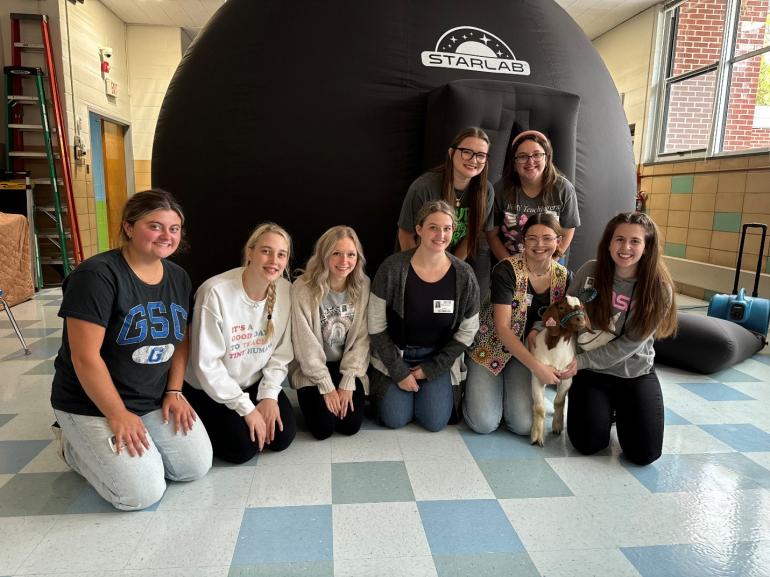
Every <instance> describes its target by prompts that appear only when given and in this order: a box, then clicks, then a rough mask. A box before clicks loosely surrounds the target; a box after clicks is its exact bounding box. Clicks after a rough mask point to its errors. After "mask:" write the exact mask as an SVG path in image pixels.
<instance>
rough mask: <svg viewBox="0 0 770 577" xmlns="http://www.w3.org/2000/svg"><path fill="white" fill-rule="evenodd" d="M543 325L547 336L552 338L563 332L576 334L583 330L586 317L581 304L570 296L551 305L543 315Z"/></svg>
mask: <svg viewBox="0 0 770 577" xmlns="http://www.w3.org/2000/svg"><path fill="white" fill-rule="evenodd" d="M543 324H544V325H545V328H546V330H547V331H548V334H549V335H551V336H554V337H555V336H558V335H560V334H562V333H563V332H567V333H576V332H578V331H580V330H582V329H584V328H585V327H586V316H585V311H584V309H583V303H581V302H580V300H579V299H578V298H576V297H572V296H567V297H565V298H563V299H561V300H559V301H556V302H555V303H552V304H551V306H549V307H548V308H547V309H545V312H544V313H543Z"/></svg>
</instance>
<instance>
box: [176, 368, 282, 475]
mask: <svg viewBox="0 0 770 577" xmlns="http://www.w3.org/2000/svg"><path fill="white" fill-rule="evenodd" d="M258 388H259V387H258V385H253V386H251V387H249V388H248V389H245V392H247V393H248V394H249V398H250V399H251V400H252V402H253V403H254V404H256V403H257V389H258ZM184 395H185V396H186V397H187V400H188V401H190V404H191V405H192V407H193V409H195V412H196V413H198V417H200V419H201V421H203V424H204V426H205V427H206V431H208V434H209V438H210V439H211V446H212V447H213V449H214V456H215V457H218V458H220V459H222V460H223V461H228V462H230V463H238V464H240V463H245V462H246V461H248V460H250V459H251V458H252V457H254V455H256V454H257V451H258V450H259V445H257V443H255V442H253V441H252V440H251V434H250V432H249V427H248V425H246V420H245V419H244V418H243V417H241V416H240V415H239V414H238V413H236V412H235V411H233V410H232V409H228V408H227V407H226V406H225V405H223V404H221V403H218V402H216V401H215V400H214V399H212V398H211V397H209V396H208V394H206V392H205V391H199V390H198V389H196V388H193V387H191V386H190V385H189V384H187V383H185V384H184ZM278 409H279V410H280V412H281V422H282V423H283V431H281V430H279V429H278V427H277V426H276V429H275V438H274V439H273V442H272V443H270V444H269V445H265V448H267V449H270V450H271V451H283V450H284V449H285V448H286V447H288V446H289V445H291V442H292V441H293V440H294V436H295V435H296V434H297V421H296V419H295V417H294V410H293V409H292V407H291V401H289V397H287V396H286V393H284V392H283V391H281V392H280V394H279V395H278Z"/></svg>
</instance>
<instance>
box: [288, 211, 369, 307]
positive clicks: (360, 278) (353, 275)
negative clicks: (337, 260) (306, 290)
mask: <svg viewBox="0 0 770 577" xmlns="http://www.w3.org/2000/svg"><path fill="white" fill-rule="evenodd" d="M345 238H349V239H350V240H352V241H353V245H354V246H355V247H356V254H357V255H358V258H357V259H356V266H355V267H353V270H352V271H350V274H349V275H348V276H347V278H346V279H345V289H346V290H347V291H348V295H349V297H350V299H351V300H352V301H353V302H356V301H357V300H358V297H359V296H360V295H361V291H362V290H363V286H364V279H365V278H366V274H365V273H364V267H365V266H366V258H365V257H364V249H363V247H362V246H361V241H360V240H359V238H358V235H357V234H356V231H355V230H353V229H352V228H351V227H349V226H344V225H338V226H333V227H332V228H330V229H329V230H327V231H326V232H325V233H323V234H322V235H321V237H320V238H319V239H318V240H317V241H316V243H315V247H314V248H313V254H312V255H311V257H310V258H309V259H308V261H307V267H306V268H305V270H304V271H302V276H300V277H299V279H298V280H299V281H301V282H303V283H305V284H306V285H307V286H308V287H310V288H311V291H312V294H313V298H314V300H315V306H319V305H320V304H321V301H322V300H323V298H324V296H326V295H327V294H328V293H329V290H330V289H331V285H330V283H329V275H330V272H329V257H331V255H332V252H334V246H335V245H336V244H337V242H339V241H340V240H342V239H345Z"/></svg>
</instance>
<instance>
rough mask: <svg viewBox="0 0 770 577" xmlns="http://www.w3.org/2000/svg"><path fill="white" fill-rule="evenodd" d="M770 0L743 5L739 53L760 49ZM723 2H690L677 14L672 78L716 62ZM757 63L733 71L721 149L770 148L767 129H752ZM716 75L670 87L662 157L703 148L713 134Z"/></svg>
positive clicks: (749, 62)
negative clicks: (667, 154)
mask: <svg viewBox="0 0 770 577" xmlns="http://www.w3.org/2000/svg"><path fill="white" fill-rule="evenodd" d="M769 4H770V3H769V2H768V0H743V2H742V3H741V26H740V31H739V34H738V38H737V41H736V51H737V53H739V54H740V53H746V52H750V51H752V50H755V49H757V48H760V47H762V45H763V41H764V36H765V27H766V21H767V14H768V6H769ZM725 5H726V0H690V2H687V3H685V4H683V5H682V6H681V7H680V9H679V19H678V25H677V36H676V44H675V59H674V62H673V66H672V75H674V76H676V75H679V74H683V73H685V72H689V71H691V70H697V69H698V68H701V67H703V66H707V65H709V64H712V63H714V62H716V61H718V60H719V57H720V50H721V45H722V37H723V33H724V13H725ZM759 67H760V58H752V59H749V60H746V61H743V62H742V63H740V64H739V65H736V66H734V67H733V72H732V79H731V90H730V105H729V108H728V113H727V124H726V127H725V137H724V145H723V150H725V151H736V150H745V149H748V148H758V147H766V146H768V145H770V129H767V128H761V129H756V128H753V123H754V110H755V107H756V99H757V80H758V76H759ZM715 79H716V74H715V72H711V73H708V74H705V75H703V76H698V77H695V78H692V79H690V80H687V81H685V82H681V83H678V84H676V85H673V86H672V88H671V90H672V93H671V97H670V99H669V110H668V116H667V124H666V145H665V152H675V151H678V150H691V149H694V148H706V146H707V145H708V138H709V133H710V131H711V117H712V107H713V102H714V83H715Z"/></svg>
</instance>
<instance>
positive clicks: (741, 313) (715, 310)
mask: <svg viewBox="0 0 770 577" xmlns="http://www.w3.org/2000/svg"><path fill="white" fill-rule="evenodd" d="M749 228H759V229H762V242H761V244H760V245H759V258H758V259H757V272H756V276H755V277H754V291H753V292H752V293H751V296H750V297H747V296H746V289H745V288H742V287H741V289H740V290H738V281H739V279H740V276H741V260H742V258H743V244H744V241H745V240H746V231H748V229H749ZM766 236H767V225H766V224H761V223H756V222H752V223H746V224H744V225H743V230H742V231H741V246H740V249H739V251H738V264H737V265H736V267H735V283H734V285H733V294H730V295H724V294H718V295H714V296H713V297H712V299H711V302H710V303H709V310H708V316H710V317H716V318H719V319H725V320H728V321H732V322H734V323H737V324H739V325H741V326H742V327H744V328H746V329H748V330H750V331H752V332H755V333H759V334H761V335H763V336H764V337H767V326H768V324H770V301H768V299H763V298H758V297H757V290H758V289H759V274H760V272H761V269H762V256H763V253H764V250H765V237H766Z"/></svg>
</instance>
